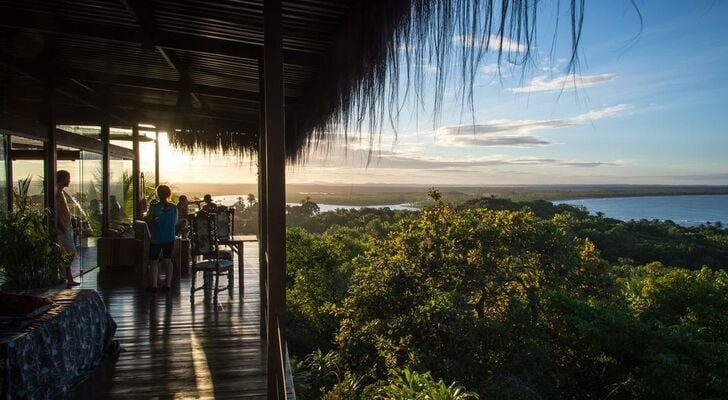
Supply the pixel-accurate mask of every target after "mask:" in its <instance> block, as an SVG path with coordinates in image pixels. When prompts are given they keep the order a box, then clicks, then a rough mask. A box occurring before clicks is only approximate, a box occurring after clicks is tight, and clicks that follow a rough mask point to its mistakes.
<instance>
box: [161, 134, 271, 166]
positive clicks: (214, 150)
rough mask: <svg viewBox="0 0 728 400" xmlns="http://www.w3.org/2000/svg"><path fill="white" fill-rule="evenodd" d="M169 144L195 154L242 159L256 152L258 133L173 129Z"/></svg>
mask: <svg viewBox="0 0 728 400" xmlns="http://www.w3.org/2000/svg"><path fill="white" fill-rule="evenodd" d="M168 135H169V143H170V144H171V145H172V146H174V147H176V148H178V149H181V150H184V151H187V152H189V153H195V154H199V153H202V154H205V155H207V154H211V155H212V154H220V153H223V154H229V155H233V156H237V157H238V158H241V159H242V158H244V157H248V156H252V155H255V154H256V152H257V150H258V132H242V131H240V130H228V129H214V128H212V129H174V130H172V131H170V132H169V134H168Z"/></svg>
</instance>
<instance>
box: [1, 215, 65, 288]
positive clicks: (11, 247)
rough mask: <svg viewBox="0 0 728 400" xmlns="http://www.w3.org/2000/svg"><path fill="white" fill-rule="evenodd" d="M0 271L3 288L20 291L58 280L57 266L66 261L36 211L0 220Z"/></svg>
mask: <svg viewBox="0 0 728 400" xmlns="http://www.w3.org/2000/svg"><path fill="white" fill-rule="evenodd" d="M0 248H2V249H3V251H2V252H0V272H1V273H2V275H3V281H4V283H3V286H2V287H3V289H11V290H22V289H32V288H38V287H46V286H51V285H54V284H57V283H59V276H58V272H59V268H60V267H61V265H63V263H65V262H67V261H69V256H70V255H69V254H66V253H64V251H63V250H62V249H61V247H60V246H59V245H58V244H57V243H56V242H55V240H54V239H53V238H52V237H51V235H50V234H49V232H48V227H47V226H46V222H45V216H44V214H43V213H41V212H38V211H26V212H24V213H16V214H14V215H13V216H11V217H10V218H8V219H0Z"/></svg>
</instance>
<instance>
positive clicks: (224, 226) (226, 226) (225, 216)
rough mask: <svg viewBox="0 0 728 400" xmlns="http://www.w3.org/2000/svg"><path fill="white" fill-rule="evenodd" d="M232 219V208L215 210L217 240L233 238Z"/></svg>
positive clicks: (233, 211)
mask: <svg viewBox="0 0 728 400" xmlns="http://www.w3.org/2000/svg"><path fill="white" fill-rule="evenodd" d="M234 218H235V209H234V208H227V207H218V208H217V209H216V210H215V228H216V229H217V239H218V240H223V241H225V240H230V238H231V237H232V236H233V226H234V223H233V220H234Z"/></svg>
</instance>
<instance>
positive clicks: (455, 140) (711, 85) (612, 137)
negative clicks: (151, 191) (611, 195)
mask: <svg viewBox="0 0 728 400" xmlns="http://www.w3.org/2000/svg"><path fill="white" fill-rule="evenodd" d="M638 5H639V9H640V12H641V13H642V15H643V18H644V26H643V30H642V31H641V32H640V25H639V20H638V18H637V14H636V13H635V11H634V9H633V8H632V7H631V5H630V2H629V1H628V0H614V1H589V2H587V4H586V16H585V23H584V36H583V40H582V47H581V62H580V64H579V69H578V70H577V72H576V75H572V76H568V75H566V74H565V73H566V61H565V57H567V56H568V50H569V49H568V46H569V42H568V36H567V35H565V34H564V33H567V32H561V33H562V34H560V36H559V38H558V39H557V42H556V43H555V45H554V51H553V53H552V52H551V47H552V40H551V39H552V34H553V25H551V23H552V21H553V20H554V18H553V15H550V14H549V12H550V11H548V10H546V13H545V14H543V17H542V18H541V21H542V22H543V23H542V25H539V32H540V35H539V37H538V42H537V45H536V47H535V49H534V59H533V63H532V64H530V65H529V66H528V67H526V68H525V69H523V68H521V67H516V68H512V67H510V66H509V65H504V66H503V67H502V68H501V73H500V75H498V74H497V72H496V71H495V70H496V68H495V66H494V64H493V62H492V60H488V59H487V60H485V61H484V62H483V63H482V65H481V69H480V71H479V74H478V76H477V78H476V85H475V98H474V110H475V113H474V115H471V114H470V113H469V109H468V108H463V107H462V105H461V104H459V102H458V101H457V99H459V98H460V94H459V93H460V92H459V90H460V89H459V88H460V86H458V85H457V83H456V82H452V83H451V84H450V85H449V86H448V87H447V88H446V91H445V97H444V104H445V108H444V110H443V113H442V115H441V116H440V119H439V120H438V121H437V123H436V124H434V125H433V119H432V117H431V115H430V114H429V113H428V112H427V110H425V111H424V112H423V111H422V110H420V112H419V113H418V114H417V115H414V114H413V113H412V108H411V107H407V108H406V109H405V110H404V112H403V113H402V114H401V115H400V116H401V118H400V120H399V124H398V134H397V136H396V137H395V135H394V134H393V133H392V132H391V131H390V130H387V129H385V130H384V132H382V133H381V134H377V135H376V141H375V144H374V147H373V158H372V159H371V160H370V161H369V163H368V165H367V155H368V154H369V150H370V144H369V142H368V140H366V138H368V137H369V136H368V135H369V133H368V132H361V133H360V135H361V136H362V137H363V138H364V140H361V141H357V140H350V141H349V142H348V143H346V146H344V143H343V142H342V141H339V142H337V143H335V144H333V145H332V146H331V148H330V150H329V151H328V152H327V153H325V154H324V153H322V152H312V153H311V154H310V156H309V160H308V162H307V163H306V165H304V166H291V167H290V168H289V174H288V182H291V183H306V182H322V183H344V184H356V183H399V184H440V185H442V184H529V183H536V184H550V183H634V184H642V183H644V184H723V185H725V184H728V156H727V155H728V132H727V130H728V129H727V126H728V2H725V1H716V0H694V1H689V2H686V1H677V0H669V1H668V0H661V1H639V2H638ZM543 7H548V6H546V5H544V6H543ZM564 11H566V10H564ZM562 24H563V25H564V26H565V25H568V17H567V16H563V18H562ZM459 45H464V44H463V41H461V42H457V41H455V42H454V43H453V46H459ZM512 46H513V48H514V49H515V50H516V51H518V46H519V44H518V43H515V42H514V43H513V44H512ZM421 68H423V70H424V71H425V73H428V71H429V72H432V71H434V67H432V66H430V65H426V64H423V65H421ZM473 121H474V122H475V125H473ZM355 136H356V135H355ZM220 161H221V160H219V159H218V160H216V161H215V162H216V163H217V166H216V167H215V168H217V169H218V170H219V171H220V174H219V176H233V175H234V176H235V179H236V180H239V181H241V182H254V181H255V174H254V167H252V168H251V163H250V161H249V160H246V161H244V162H243V163H242V164H240V163H238V162H236V161H234V160H230V159H228V160H227V161H226V162H223V163H220ZM196 163H197V164H198V165H199V166H200V167H203V166H205V165H207V161H205V160H198V161H196ZM210 164H212V163H210ZM169 173H170V174H172V175H173V174H174V171H169ZM163 178H165V179H170V180H174V176H170V177H169V178H167V177H166V176H165V174H164V171H163Z"/></svg>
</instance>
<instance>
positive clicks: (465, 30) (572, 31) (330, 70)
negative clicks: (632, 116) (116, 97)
mask: <svg viewBox="0 0 728 400" xmlns="http://www.w3.org/2000/svg"><path fill="white" fill-rule="evenodd" d="M625 1H629V2H631V3H632V4H634V0H625ZM544 3H546V2H543V1H539V0H500V1H497V0H367V1H354V2H352V3H351V4H352V5H351V9H350V10H349V11H348V13H347V15H346V16H345V17H344V19H343V21H342V22H341V24H340V26H341V28H340V31H339V33H338V35H336V36H335V37H334V41H333V43H332V45H331V47H330V49H329V51H328V53H327V54H326V56H325V57H324V62H323V63H322V65H321V66H320V68H319V70H318V72H317V75H316V78H315V79H314V80H313V81H311V82H310V84H309V85H308V86H307V88H306V90H305V91H304V94H303V96H302V100H301V101H300V102H299V105H298V106H297V107H296V108H295V109H293V110H289V112H288V117H287V121H286V153H287V155H288V158H289V160H291V161H299V162H301V161H304V155H305V154H306V153H307V152H308V150H309V149H310V148H311V147H312V146H331V145H332V144H333V143H335V142H336V141H337V140H348V134H349V133H350V132H362V131H366V132H370V133H369V134H368V135H369V136H368V139H369V141H370V143H373V141H374V140H375V139H376V132H378V131H381V129H382V128H383V127H384V126H385V125H386V124H389V125H390V126H391V127H392V128H393V129H394V130H395V132H396V127H397V120H398V117H399V113H400V112H401V110H402V107H403V105H404V103H405V101H406V100H407V99H408V98H410V97H411V96H414V99H415V100H416V101H417V102H418V103H420V104H422V105H424V103H425V102H424V101H423V98H424V96H423V95H424V94H425V92H428V93H427V94H428V95H432V98H433V99H434V100H433V103H432V104H433V105H432V108H433V109H432V110H424V111H425V112H426V113H427V114H429V115H431V116H432V118H433V124H434V123H435V122H436V121H437V117H438V116H439V113H440V110H441V108H442V101H443V94H444V91H445V88H446V84H448V83H449V82H453V80H457V81H459V82H456V83H457V84H458V86H459V87H460V88H461V93H460V94H461V97H462V104H463V106H470V107H472V98H473V84H474V80H475V78H476V74H477V72H478V67H479V65H480V64H481V63H482V62H483V60H484V58H485V56H486V54H491V55H493V56H494V57H495V58H496V62H497V63H498V65H499V66H500V65H501V64H504V63H508V64H510V65H520V66H523V65H526V64H528V63H529V61H530V60H531V59H532V57H531V56H532V50H533V49H534V48H535V44H536V37H537V35H536V33H537V19H538V17H539V15H542V14H543V11H544V10H542V9H543V8H545V7H553V8H554V9H555V15H556V17H555V18H556V19H557V21H556V29H555V32H554V40H556V39H555V37H556V33H557V32H560V31H561V30H563V29H564V27H563V26H561V27H559V21H558V19H559V18H563V14H564V12H565V10H568V14H567V15H568V19H569V26H568V27H567V28H566V31H567V32H568V33H569V35H570V42H571V46H570V53H569V54H568V55H566V58H567V59H568V66H567V71H565V72H567V73H568V72H574V71H575V70H576V69H577V68H578V53H579V43H580V40H581V35H582V28H583V23H584V7H585V0H554V1H553V2H548V4H544ZM635 9H636V7H635ZM637 12H638V13H639V11H637ZM423 65H427V66H429V67H430V68H429V71H428V72H425V71H424V69H423V68H422V66H423ZM432 71H435V72H434V76H432V75H429V76H428V77H426V76H425V74H426V73H430V74H431V72H432ZM432 82H434V84H433V83H432ZM433 86H434V93H429V92H430V91H432V87H433ZM208 134H210V137H209V138H207V137H204V138H203V137H201V134H200V133H197V134H194V132H181V133H175V134H173V135H172V138H173V144H179V145H180V146H181V147H183V148H186V149H189V150H203V151H209V150H210V149H223V150H224V149H228V151H232V152H234V153H236V154H240V155H246V154H249V153H252V152H254V151H255V150H256V143H257V139H253V137H252V136H251V137H250V138H249V137H248V136H245V135H243V136H236V135H233V134H231V133H230V132H217V133H215V132H210V133H207V132H205V135H208ZM249 139H250V140H249ZM228 146H229V147H228Z"/></svg>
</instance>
